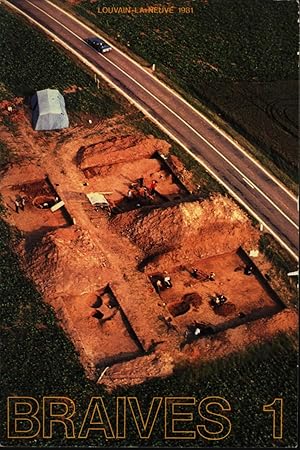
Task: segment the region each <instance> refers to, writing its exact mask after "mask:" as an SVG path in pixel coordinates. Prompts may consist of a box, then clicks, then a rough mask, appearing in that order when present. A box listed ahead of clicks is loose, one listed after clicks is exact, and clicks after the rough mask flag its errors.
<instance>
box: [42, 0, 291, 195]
mask: <svg viewBox="0 0 300 450" xmlns="http://www.w3.org/2000/svg"><path fill="white" fill-rule="evenodd" d="M45 1H46V2H47V3H49V4H50V5H51V6H53V7H54V8H56V9H58V10H59V11H61V12H63V13H64V14H65V15H67V16H68V17H69V18H70V19H72V20H74V22H77V23H78V24H80V25H81V26H83V27H84V28H85V29H86V30H88V31H89V32H92V33H96V34H98V35H99V37H101V34H99V32H98V31H95V30H94V29H93V28H91V27H90V26H88V25H86V24H85V23H83V22H81V21H80V20H79V19H77V17H76V16H73V15H72V14H70V13H69V12H68V11H66V10H64V9H63V8H60V7H59V6H58V5H56V4H55V3H52V2H51V1H50V0H45ZM103 39H106V38H103ZM108 43H109V44H110V45H111V47H112V48H113V49H114V50H115V51H117V52H118V53H120V54H121V55H122V56H123V57H124V58H126V59H127V60H128V61H130V62H131V63H133V64H135V66H137V67H138V68H139V69H140V70H143V72H144V73H145V74H147V75H148V76H149V77H151V78H152V79H153V80H155V81H156V82H157V83H159V84H160V85H161V86H163V87H164V88H165V89H167V90H168V91H169V92H171V93H172V94H173V95H174V96H175V97H177V98H178V99H179V100H180V101H182V102H183V103H184V104H185V105H186V106H188V107H189V108H191V109H192V110H193V111H194V113H196V114H197V115H199V116H200V117H201V118H202V119H203V120H205V121H206V122H207V123H208V124H209V125H210V126H211V127H212V128H214V129H215V130H216V131H218V133H220V134H221V135H222V136H223V137H224V138H225V139H226V140H228V141H229V142H230V143H231V144H232V145H234V146H235V147H236V148H237V149H238V150H239V151H241V152H242V153H243V154H244V155H245V156H246V157H247V158H248V159H250V160H251V161H252V162H253V163H254V164H255V165H256V166H257V167H259V169H260V170H262V171H263V172H264V173H265V174H266V175H267V176H268V177H269V178H270V179H271V180H272V181H273V182H274V183H276V184H277V186H279V187H280V188H281V189H282V190H283V191H284V192H285V193H286V194H288V195H289V196H290V197H291V198H292V199H293V200H294V201H295V202H297V197H296V196H295V195H294V194H293V193H292V192H290V191H289V189H288V188H287V187H286V186H285V185H284V184H283V183H282V182H281V181H280V180H278V178H276V177H275V176H274V175H272V173H271V172H269V171H268V170H267V169H266V168H265V167H264V166H263V165H261V163H260V162H259V161H258V160H257V159H255V158H254V157H253V156H252V155H251V154H249V153H248V152H247V151H246V150H245V149H244V148H243V147H242V146H241V145H240V144H239V142H237V141H235V140H234V139H233V138H232V137H231V136H230V135H229V134H227V133H226V132H225V131H224V130H222V128H220V127H219V126H218V125H216V124H215V123H214V122H212V121H211V120H210V119H209V118H208V117H206V116H205V115H204V114H202V113H201V112H200V111H198V110H197V109H196V108H195V107H194V106H192V105H191V104H190V103H188V102H187V101H186V100H185V98H183V97H181V96H180V95H179V94H178V92H176V91H175V90H174V89H172V88H171V87H170V86H168V85H167V84H165V83H163V82H162V81H161V80H160V79H159V78H157V77H155V76H154V75H153V74H152V73H151V72H148V71H147V70H146V69H145V68H144V67H143V66H142V65H141V64H139V63H138V62H137V61H135V60H134V59H132V58H131V57H130V56H128V55H127V54H126V53H125V52H123V51H122V50H120V49H119V48H118V47H116V46H115V45H114V44H112V43H110V42H108Z"/></svg>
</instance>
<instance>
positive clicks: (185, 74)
mask: <svg viewBox="0 0 300 450" xmlns="http://www.w3.org/2000/svg"><path fill="white" fill-rule="evenodd" d="M63 3H64V4H67V3H68V2H67V0H64V2H63ZM154 4H163V2H155V3H154ZM170 5H173V6H175V7H179V6H185V5H186V6H191V7H193V10H194V12H193V13H192V14H179V13H175V14H104V13H100V12H99V11H101V8H103V7H111V6H112V2H111V1H110V0H103V1H101V2H90V1H88V0H83V1H81V2H80V3H79V4H78V5H76V6H75V7H74V8H75V9H74V10H75V11H76V12H77V13H78V14H79V15H81V16H83V17H85V18H86V19H88V20H89V21H90V22H93V23H94V24H96V25H97V26H98V27H99V29H100V30H103V31H104V32H106V33H107V34H108V35H109V36H112V37H113V38H114V39H115V41H116V42H118V43H119V44H120V45H121V46H122V47H123V48H125V49H128V50H130V51H132V52H134V53H135V54H137V55H139V56H140V57H142V58H143V59H144V60H145V61H147V62H148V63H149V65H150V64H152V63H156V67H157V71H158V73H160V74H163V75H165V76H166V77H167V78H168V79H169V80H170V82H171V83H175V85H176V86H178V87H179V89H182V90H183V91H184V92H186V93H187V94H188V95H189V96H190V98H194V99H196V100H197V101H200V102H201V103H202V104H204V105H205V106H206V107H208V108H210V109H211V110H212V111H214V113H215V114H214V118H215V119H216V120H217V121H218V122H219V121H220V120H222V121H223V122H227V123H228V124H229V125H230V126H231V127H232V129H231V130H230V129H229V130H228V131H229V132H230V133H231V134H232V135H233V136H235V137H236V136H238V135H237V133H238V134H240V135H242V136H243V137H244V138H246V142H247V141H248V142H249V143H250V144H251V145H247V144H245V145H246V147H248V148H249V151H251V152H253V153H255V155H256V157H258V158H259V159H261V160H262V161H264V162H266V161H268V160H269V161H272V164H271V163H269V164H270V169H271V170H272V171H273V172H274V173H276V175H277V176H281V177H282V178H284V179H285V181H286V182H287V183H288V177H290V178H291V179H292V180H293V181H296V180H297V179H298V178H297V177H298V170H297V161H298V142H297V135H298V129H297V128H298V101H297V98H298V95H297V92H298V83H297V80H298V66H297V50H298V25H297V17H298V14H297V4H296V2H293V1H289V2H287V1H274V0H264V1H261V0H251V1H248V0H226V1H224V0H207V1H200V0H199V1H193V0H173V1H172V2H170ZM113 6H116V7H117V6H124V2H123V1H122V0H115V1H114V2H113ZM126 6H145V1H144V0H128V1H127V2H126ZM199 107H201V106H199ZM234 130H235V131H236V132H235V131H234ZM280 172H283V173H284V174H285V175H281V173H280Z"/></svg>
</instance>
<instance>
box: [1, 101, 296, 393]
mask: <svg viewBox="0 0 300 450" xmlns="http://www.w3.org/2000/svg"><path fill="white" fill-rule="evenodd" d="M18 105H19V103H18ZM13 117H14V118H15V117H17V120H15V121H14V124H15V126H16V128H17V133H16V134H15V135H12V133H11V131H10V130H9V129H8V128H6V127H5V126H4V125H3V124H1V125H0V134H1V139H2V140H3V141H4V142H5V143H6V144H7V146H8V147H9V148H10V149H11V150H12V151H13V152H14V154H15V155H16V156H17V161H18V162H16V163H14V164H12V165H11V166H10V167H9V168H8V171H7V172H6V173H5V174H4V176H3V177H2V178H1V180H0V188H1V193H2V195H3V203H4V205H5V206H6V208H7V213H6V220H7V221H8V222H9V223H10V224H11V225H13V226H15V227H16V228H17V229H19V230H21V231H23V232H24V239H23V240H22V242H21V244H20V245H19V247H18V251H19V252H20V257H21V262H22V264H23V267H24V270H25V271H26V272H27V274H28V275H29V276H30V277H31V278H32V280H33V282H34V283H35V284H36V285H37V287H38V289H39V291H40V292H41V293H42V294H43V297H44V299H45V301H47V302H48V303H49V304H51V305H52V306H53V308H54V309H55V311H56V314H57V317H58V318H59V320H60V323H61V325H62V326H63V327H64V329H65V330H66V332H67V333H68V334H69V336H70V337H71V339H72V340H73V342H74V344H75V346H76V348H77V350H78V351H79V354H80V357H81V361H82V363H83V365H84V367H85V369H86V372H87V375H89V376H91V377H92V378H93V379H97V378H98V376H99V374H100V373H102V370H103V367H104V366H106V364H107V365H109V366H110V368H109V370H108V371H107V372H106V373H105V375H104V376H103V377H102V378H101V380H100V382H101V383H104V384H105V385H106V386H107V387H108V388H109V389H112V388H115V387H116V386H124V385H130V384H136V383H139V382H142V381H144V380H146V379H150V378H153V377H161V376H167V375H169V374H170V373H172V371H173V368H174V366H176V365H177V364H178V363H179V362H181V361H182V360H187V361H189V362H193V361H195V360H196V359H199V358H202V359H214V358H216V357H218V356H224V355H226V354H228V353H230V352H232V351H236V350H238V349H242V348H244V347H245V346H246V345H248V344H250V343H252V342H258V341H260V340H263V339H265V338H271V337H272V336H274V335H275V334H276V333H278V332H280V331H291V330H295V329H296V327H297V321H296V318H295V313H294V312H293V311H290V310H284V311H281V312H278V309H277V308H278V305H276V304H275V303H274V300H273V299H272V298H271V297H270V295H269V293H268V292H267V291H266V290H265V289H264V287H263V286H262V284H261V283H260V282H259V280H258V279H257V277H256V276H251V277H247V276H245V275H244V274H243V272H242V271H241V270H239V271H235V268H236V267H237V266H240V265H241V264H242V263H243V262H242V261H241V260H240V258H239V256H238V254H237V252H236V251H237V249H238V248H239V247H240V246H243V248H244V249H245V250H246V252H248V251H249V250H250V249H256V248H257V241H258V237H259V233H258V231H257V230H256V229H254V228H253V227H252V225H251V222H250V220H249V218H248V217H247V216H246V214H245V213H244V212H243V211H242V210H241V209H240V208H239V207H238V206H237V205H236V204H235V203H234V202H233V201H232V200H231V199H229V198H227V197H223V196H221V195H215V196H213V197H212V198H211V199H207V200H205V201H202V202H200V201H193V202H187V201H185V202H183V203H179V204H176V205H172V206H170V205H169V204H164V203H163V202H162V203H161V205H154V207H153V208H148V209H147V208H146V209H145V208H141V209H138V210H133V211H130V212H125V213H123V214H119V215H117V216H116V217H114V218H113V217H111V218H110V217H109V216H108V215H107V214H106V213H105V212H104V211H98V210H95V208H93V207H92V205H90V204H89V202H88V200H87V197H86V194H88V193H90V192H94V191H99V190H100V191H103V190H105V191H112V192H113V194H111V195H113V196H115V197H114V198H115V199H117V200H118V198H119V199H120V198H121V196H122V195H124V192H125V191H126V189H127V186H128V184H129V183H131V182H132V181H134V180H133V179H136V178H137V177H140V176H143V175H145V180H146V181H145V182H146V183H147V182H149V180H150V179H151V178H152V177H153V176H156V177H158V176H160V175H161V174H162V175H163V177H164V178H161V179H160V182H159V185H158V186H159V187H158V189H162V192H163V193H164V194H166V195H168V194H167V193H169V194H173V193H174V194H177V193H178V192H175V191H176V189H178V184H176V183H175V182H174V180H173V179H172V177H171V176H170V174H169V173H168V172H167V171H166V168H162V167H161V166H160V165H159V164H158V161H157V160H155V159H153V158H151V156H152V155H153V154H154V153H155V151H157V150H159V151H161V152H163V153H166V152H168V150H169V144H167V143H165V142H163V141H161V140H158V139H155V138H153V137H151V136H146V137H145V136H143V135H141V133H139V132H137V131H136V130H134V129H133V128H132V127H130V126H129V125H128V124H127V123H126V121H125V120H124V117H121V116H118V117H115V118H113V119H110V120H107V121H105V122H99V123H95V122H94V123H95V124H94V125H93V126H84V125H80V126H76V127H73V128H70V129H67V130H62V131H59V132H55V133H44V132H35V131H33V130H32V128H31V124H30V118H29V115H28V113H27V112H26V110H25V109H24V107H23V106H20V105H19V106H18V109H17V110H16V111H15V113H14V116H13ZM10 118H11V119H12V116H10ZM112 155H114V159H113V158H112ZM169 160H170V161H171V163H172V164H173V165H174V168H175V166H176V168H177V170H181V171H184V179H185V180H187V182H188V183H190V184H191V183H192V181H191V180H192V178H191V177H189V174H188V172H186V170H185V169H183V168H182V167H181V168H180V164H181V163H180V162H179V160H178V159H176V158H170V159H169ZM112 163H113V164H112ZM78 164H79V165H80V167H79V165H78ZM91 168H94V169H93V170H94V172H93V176H91V172H89V171H90V170H91ZM114 170H116V172H114ZM144 172H145V173H144ZM46 175H48V177H49V180H51V185H52V186H53V187H54V189H55V194H57V195H58V197H59V198H60V199H61V200H62V201H63V202H64V204H65V208H66V211H67V215H68V217H69V218H71V219H72V220H71V223H72V225H70V223H69V222H68V221H66V218H65V216H64V214H62V211H61V210H58V211H56V212H54V213H52V212H51V211H50V210H49V209H39V208H38V207H36V206H34V204H33V203H32V202H34V199H36V197H39V196H43V195H48V194H49V192H45V191H43V186H42V185H40V184H39V183H41V182H42V181H43V180H45V177H46ZM34 183H36V184H34ZM118 183H119V184H118ZM33 187H36V188H37V189H33ZM194 188H195V186H192V185H190V186H189V187H188V190H189V191H192V190H193V189H194ZM168 189H169V191H168ZM170 189H171V190H170ZM172 189H173V191H174V192H173V191H172ZM180 189H182V186H181V187H180ZM118 191H120V192H121V193H120V192H118ZM22 193H24V194H25V195H27V196H28V202H27V205H26V206H25V210H24V211H22V212H19V214H17V213H16V211H15V208H14V199H15V197H16V195H19V194H22ZM51 195H52V193H51ZM108 196H109V194H108ZM118 196H119V197H118ZM29 197H30V198H29ZM263 264H265V262H264V261H262V267H265V266H264V265H263ZM141 267H143V271H142V270H138V269H139V268H141ZM191 267H197V268H199V269H200V270H202V271H204V272H206V273H209V272H210V271H213V272H215V274H216V278H215V280H214V281H209V282H201V281H199V280H193V279H192V278H191V275H190V273H189V270H190V268H191ZM157 272H159V273H163V274H164V273H165V272H167V273H168V274H169V275H170V276H171V278H172V281H173V287H172V288H171V289H167V290H164V291H162V292H161V293H159V294H158V293H157V292H156V291H155V289H154V286H153V285H152V283H151V281H150V278H149V276H150V275H151V274H154V273H157ZM215 293H224V294H226V296H227V297H228V303H227V305H224V307H223V308H222V309H220V310H219V312H218V314H217V313H215V312H214V311H213V309H212V308H211V307H210V305H209V297H210V295H214V294H215ZM109 298H113V304H111V303H110V300H109ZM180 303H183V304H184V305H188V309H187V306H184V308H185V309H186V311H182V310H181V313H180V314H177V313H178V310H176V308H178V305H179V304H180ZM171 305H173V306H171ZM176 305H177V306H176ZM231 305H234V307H235V309H234V308H233V307H232V306H231ZM225 306H226V308H225ZM172 308H173V310H172ZM172 311H173V315H172ZM257 311H259V314H265V315H267V316H269V317H266V316H265V317H263V318H262V319H259V320H253V321H250V322H248V323H243V322H241V323H240V324H239V323H237V320H240V317H239V316H238V314H239V313H240V312H243V313H244V314H245V315H246V316H247V314H248V315H251V314H253V313H257ZM259 314H258V315H259ZM272 314H273V315H272ZM204 319H205V321H206V322H208V323H212V324H213V325H214V326H224V325H226V324H227V325H228V323H229V322H230V321H232V323H231V324H230V323H229V325H230V327H229V328H228V329H224V330H223V331H222V330H221V331H219V332H218V333H217V334H216V335H215V336H214V337H213V338H209V339H206V338H202V339H199V340H198V341H196V342H194V343H192V344H187V345H185V346H182V342H183V340H184V334H185V331H186V327H187V326H188V325H189V324H190V323H191V322H193V321H195V320H197V321H198V320H201V321H203V320H204ZM244 319H245V317H244ZM127 359H130V360H128V361H126V360H127Z"/></svg>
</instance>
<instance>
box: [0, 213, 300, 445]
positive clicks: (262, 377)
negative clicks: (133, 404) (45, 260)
mask: <svg viewBox="0 0 300 450" xmlns="http://www.w3.org/2000/svg"><path fill="white" fill-rule="evenodd" d="M0 236H1V237H0V279H1V280H5V282H4V283H3V282H2V283H1V284H0V299H1V300H0V329H1V343H0V352H1V365H0V379H1V401H0V415H1V417H2V418H5V417H6V399H7V397H8V396H16V395H19V396H26V395H29V396H31V397H35V398H37V399H38V400H41V398H42V397H43V396H47V395H50V396H51V395H61V396H66V397H69V398H71V399H72V400H74V401H75V403H76V416H75V418H74V422H75V430H76V433H75V435H76V436H77V435H78V432H79V428H80V425H81V423H82V420H83V415H84V412H85V411H86V409H87V406H88V403H89V401H90V398H91V397H92V396H103V399H104V402H105V405H107V408H108V410H109V417H110V419H111V421H112V422H113V421H114V420H115V415H114V414H115V410H114V408H115V406H114V405H115V398H116V397H117V396H136V397H137V398H138V400H139V402H140V404H141V410H142V411H143V413H144V414H146V411H147V409H148V407H149V404H150V402H151V400H152V398H153V397H155V396H162V397H166V396H174V397H175V396H179V397H195V398H196V400H197V401H196V404H197V405H198V402H199V401H200V400H201V399H203V398H205V397H207V396H220V397H223V398H225V399H226V400H227V401H228V402H229V403H230V405H231V408H232V412H231V413H230V420H231V422H232V431H231V433H230V434H229V436H228V437H227V438H226V439H224V440H219V441H215V442H209V441H207V440H204V439H203V438H200V436H198V437H197V440H196V441H195V440H192V441H189V440H188V441H187V440H181V441H178V442H177V443H176V444H175V443H174V441H172V440H165V439H164V435H163V416H162V415H161V413H159V415H158V418H157V425H156V426H155V427H154V429H153V433H152V435H151V437H150V439H149V440H147V441H142V440H141V439H140V438H139V437H138V433H137V430H136V429H135V425H134V422H133V420H132V419H129V420H128V427H127V438H126V439H125V440H115V439H112V440H109V441H105V439H104V437H103V435H102V434H101V432H95V433H91V434H90V436H89V439H87V440H83V441H82V440H81V441H80V440H79V439H69V440H67V439H65V438H64V436H63V428H62V427H60V426H58V427H55V428H54V433H53V437H52V439H49V440H46V439H42V438H39V437H37V438H36V439H34V440H33V439H32V440H26V442H24V440H19V441H18V440H17V439H14V440H9V445H13V444H15V445H25V444H26V445H30V446H38V445H41V446H43V447H44V446H49V445H51V446H75V445H77V446H78V445H80V446H84V447H86V446H100V447H101V446H112V447H123V446H128V445H137V446H139V445H140V446H144V445H145V446H160V447H163V446H170V447H172V446H174V444H175V446H178V445H179V446H182V447H183V446H184V447H185V446H186V447H189V446H194V445H195V444H196V446H197V447H204V446H210V445H213V446H214V447H228V446H232V447H239V446H240V447H246V446H255V447H271V446H275V447H276V446H278V447H282V446H284V447H287V446H291V447H293V446H295V445H296V441H297V439H296V438H297V431H296V430H297V371H296V363H297V353H296V349H295V340H293V339H290V338H287V337H286V336H279V337H278V338H277V339H275V340H274V341H273V342H272V343H265V344H262V345H260V346H258V347H253V348H252V349H250V350H249V351H247V352H244V353H243V352H241V353H239V354H236V355H234V356H232V357H230V358H226V359H222V360H218V361H216V362H214V363H211V364H205V365H201V364H199V365H197V366H195V367H194V368H193V369H191V368H190V369H189V370H186V369H185V368H178V370H177V372H176V373H175V374H174V375H173V376H172V377H169V378H167V379H164V380H158V381H151V382H148V383H146V384H144V385H141V386H137V387H135V388H131V389H127V390H124V389H123V390H119V391H117V392H115V393H114V395H108V394H106V393H105V392H104V391H103V389H102V388H101V387H100V386H97V385H95V384H94V383H92V382H89V381H88V380H87V379H86V378H85V376H84V373H83V370H82V367H81V366H80V364H79V361H78V357H77V354H76V352H75V349H74V347H73V345H72V344H71V343H70V341H69V340H68V338H67V337H66V335H65V334H64V332H63V331H62V330H61V328H60V327H59V326H58V325H57V322H56V319H55V315H54V312H53V310H52V309H51V308H50V307H49V306H48V305H46V304H45V303H44V302H43V299H42V297H41V295H40V294H39V293H38V292H37V291H36V289H35V287H34V286H33V285H32V283H31V282H30V281H29V280H28V279H27V278H26V277H25V276H24V275H23V273H22V271H21V270H20V267H19V263H18V256H17V255H16V254H15V253H14V251H13V250H12V242H14V241H15V240H16V239H18V237H17V236H16V235H15V234H14V233H13V232H12V231H11V230H10V229H9V227H8V226H7V225H6V224H5V222H4V221H3V220H1V221H0ZM276 397H277V398H278V397H280V398H283V400H284V434H283V439H282V440H278V441H276V440H273V439H272V418H271V416H272V414H266V413H264V412H263V411H262V405H263V404H269V403H271V402H272V401H273V399H274V398H276ZM128 417H130V416H128ZM199 420H200V418H199V416H198V415H197V412H196V411H195V418H194V422H193V424H194V425H193V426H192V429H195V424H198V423H199ZM184 429H187V430H189V429H191V423H187V424H186V427H184ZM0 430H1V431H0V441H1V442H2V443H5V442H7V443H8V441H6V438H5V436H6V419H5V420H1V425H0Z"/></svg>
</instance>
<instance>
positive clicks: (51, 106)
mask: <svg viewBox="0 0 300 450" xmlns="http://www.w3.org/2000/svg"><path fill="white" fill-rule="evenodd" d="M36 95H37V98H38V104H39V115H40V116H41V115H44V114H61V113H64V112H65V106H64V98H63V96H62V95H61V94H60V92H59V91H58V90H57V89H44V90H42V91H37V93H36Z"/></svg>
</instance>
